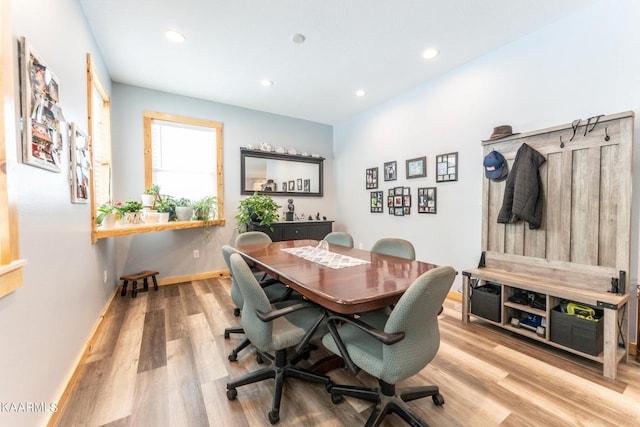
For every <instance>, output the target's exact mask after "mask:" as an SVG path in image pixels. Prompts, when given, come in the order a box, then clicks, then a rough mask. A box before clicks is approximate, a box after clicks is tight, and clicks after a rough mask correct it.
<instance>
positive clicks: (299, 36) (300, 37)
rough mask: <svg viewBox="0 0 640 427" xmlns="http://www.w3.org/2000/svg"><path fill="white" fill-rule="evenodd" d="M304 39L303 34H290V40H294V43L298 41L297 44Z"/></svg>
mask: <svg viewBox="0 0 640 427" xmlns="http://www.w3.org/2000/svg"><path fill="white" fill-rule="evenodd" d="M306 39H307V38H306V37H305V36H304V34H300V33H295V34H293V35H291V41H292V42H294V43H298V44H300V43H304V41H305V40H306Z"/></svg>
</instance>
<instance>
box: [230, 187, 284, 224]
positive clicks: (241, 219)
mask: <svg viewBox="0 0 640 427" xmlns="http://www.w3.org/2000/svg"><path fill="white" fill-rule="evenodd" d="M279 212H280V205H278V204H277V203H276V202H275V200H273V198H271V196H269V195H266V194H258V193H254V194H253V195H252V196H249V197H247V198H246V199H243V200H240V204H239V205H238V214H237V215H236V220H237V221H238V230H239V231H240V232H241V233H243V232H245V231H249V230H250V229H251V224H259V225H261V226H264V227H271V225H272V224H273V223H274V222H276V221H278V220H279V219H280V213H279Z"/></svg>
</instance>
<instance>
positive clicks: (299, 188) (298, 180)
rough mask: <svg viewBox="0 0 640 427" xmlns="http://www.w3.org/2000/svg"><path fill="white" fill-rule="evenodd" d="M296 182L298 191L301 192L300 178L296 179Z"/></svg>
mask: <svg viewBox="0 0 640 427" xmlns="http://www.w3.org/2000/svg"><path fill="white" fill-rule="evenodd" d="M296 182H297V183H298V191H302V178H298V179H297V180H296Z"/></svg>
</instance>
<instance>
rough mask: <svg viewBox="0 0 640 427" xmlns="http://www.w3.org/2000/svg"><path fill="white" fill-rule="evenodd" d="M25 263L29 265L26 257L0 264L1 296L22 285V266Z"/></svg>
mask: <svg viewBox="0 0 640 427" xmlns="http://www.w3.org/2000/svg"><path fill="white" fill-rule="evenodd" d="M25 265H27V260H26V259H17V260H15V261H12V262H11V263H10V264H6V265H0V297H3V296H5V295H7V294H8V293H10V292H13V291H15V290H16V289H18V288H19V287H20V286H22V268H23V267H24V266H25Z"/></svg>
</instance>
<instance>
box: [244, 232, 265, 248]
mask: <svg viewBox="0 0 640 427" xmlns="http://www.w3.org/2000/svg"><path fill="white" fill-rule="evenodd" d="M260 243H271V237H269V235H268V234H267V233H263V232H262V231H247V232H245V233H242V234H238V237H236V247H238V246H243V245H257V244H260Z"/></svg>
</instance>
